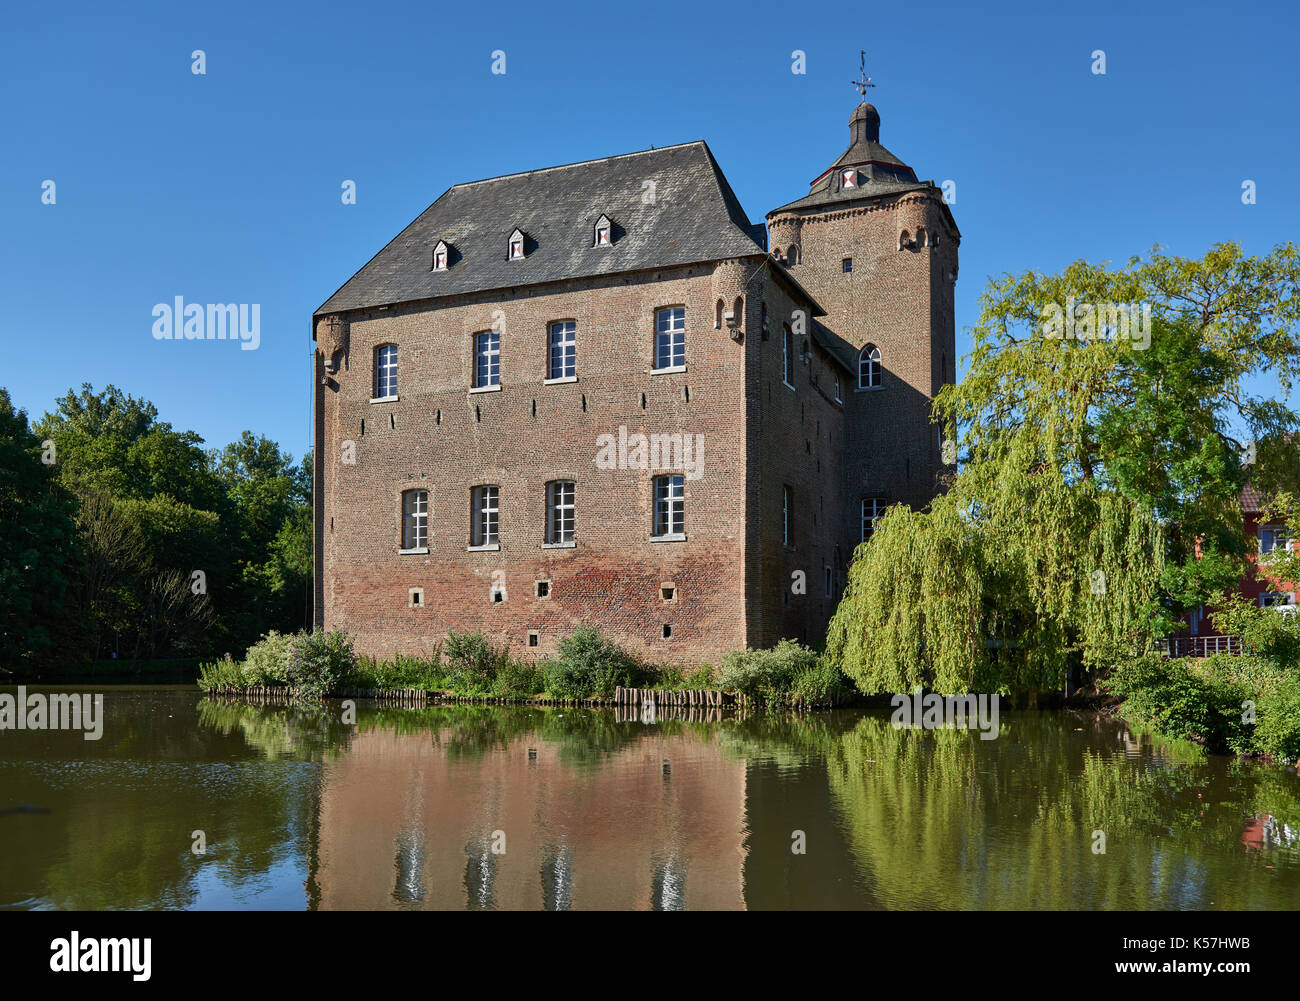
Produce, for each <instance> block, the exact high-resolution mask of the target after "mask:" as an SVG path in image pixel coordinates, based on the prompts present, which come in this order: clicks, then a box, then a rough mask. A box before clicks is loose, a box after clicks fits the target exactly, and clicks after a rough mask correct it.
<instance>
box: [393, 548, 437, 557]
mask: <svg viewBox="0 0 1300 1001" xmlns="http://www.w3.org/2000/svg"><path fill="white" fill-rule="evenodd" d="M397 555H398V556H428V555H429V547H428V546H421V547H420V548H419V549H399V550H398V551H397Z"/></svg>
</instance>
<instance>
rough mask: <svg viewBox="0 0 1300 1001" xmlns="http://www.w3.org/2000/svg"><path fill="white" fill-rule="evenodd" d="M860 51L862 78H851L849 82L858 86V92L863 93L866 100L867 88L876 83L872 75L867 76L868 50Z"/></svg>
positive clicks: (863, 98)
mask: <svg viewBox="0 0 1300 1001" xmlns="http://www.w3.org/2000/svg"><path fill="white" fill-rule="evenodd" d="M858 52H859V53H860V54H861V60H860V65H861V68H862V72H861V79H860V80H851V81H849V82H850V83H852V84H853V86H854V87H856V88H857V90H858V93H859V94H861V95H862V100H864V101H865V100H866V99H867V88H868V87H874V86H875V84H874V83H872V82H871V77H869V76H867V50H866V49H859V50H858Z"/></svg>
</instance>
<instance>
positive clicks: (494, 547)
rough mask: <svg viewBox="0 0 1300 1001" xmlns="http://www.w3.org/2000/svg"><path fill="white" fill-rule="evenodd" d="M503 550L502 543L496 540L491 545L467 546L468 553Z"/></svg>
mask: <svg viewBox="0 0 1300 1001" xmlns="http://www.w3.org/2000/svg"><path fill="white" fill-rule="evenodd" d="M500 550H501V543H499V542H494V543H492V544H491V545H490V546H466V547H465V552H467V553H495V552H499V551H500Z"/></svg>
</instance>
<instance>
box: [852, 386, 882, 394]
mask: <svg viewBox="0 0 1300 1001" xmlns="http://www.w3.org/2000/svg"><path fill="white" fill-rule="evenodd" d="M884 388H885V387H884V386H859V387H858V388H857V389H855V390H854V391H853V392H855V393H879V392H880V391H881V390H882V389H884Z"/></svg>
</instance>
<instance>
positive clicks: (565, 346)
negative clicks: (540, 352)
mask: <svg viewBox="0 0 1300 1001" xmlns="http://www.w3.org/2000/svg"><path fill="white" fill-rule="evenodd" d="M557 335H559V339H558V340H557ZM546 341H547V350H546V370H547V373H548V374H547V376H546V381H547V382H559V381H560V380H562V379H576V378H577V377H578V324H577V321H575V320H556V321H555V322H554V323H552V324H550V326H549V327H548V328H547V337H546ZM557 358H558V363H559V364H558V367H557Z"/></svg>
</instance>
